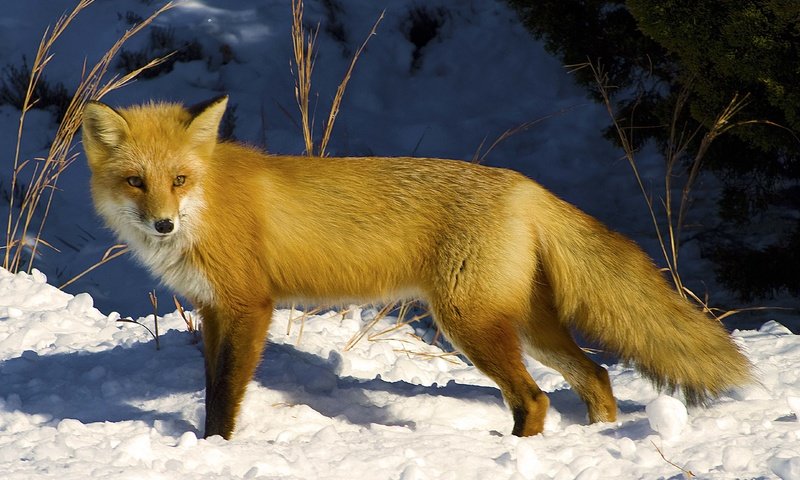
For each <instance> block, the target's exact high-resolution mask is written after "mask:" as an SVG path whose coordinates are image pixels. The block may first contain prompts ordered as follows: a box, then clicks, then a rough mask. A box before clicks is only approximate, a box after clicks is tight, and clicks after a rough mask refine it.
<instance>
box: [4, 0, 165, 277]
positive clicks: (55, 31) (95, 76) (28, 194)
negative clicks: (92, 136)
mask: <svg viewBox="0 0 800 480" xmlns="http://www.w3.org/2000/svg"><path fill="white" fill-rule="evenodd" d="M92 3H94V0H80V1H79V2H78V4H77V5H76V6H75V8H74V9H73V10H72V11H71V12H69V13H67V14H65V15H63V16H62V17H60V18H59V19H58V21H57V22H56V23H55V25H54V26H53V27H52V28H49V27H48V28H47V29H46V30H45V32H44V34H43V35H42V40H41V42H40V43H39V48H38V49H37V51H36V56H35V59H34V61H33V66H32V67H31V75H30V81H29V83H28V88H27V91H26V94H25V101H24V103H23V107H22V111H21V113H20V116H19V127H18V131H17V142H16V149H15V153H14V163H13V170H12V174H11V191H12V192H13V191H15V189H16V188H17V187H18V185H23V184H25V183H24V182H23V179H22V177H23V175H26V174H27V175H28V177H27V179H28V180H27V183H26V184H27V188H25V190H24V191H23V194H22V198H21V200H20V204H19V205H15V198H14V196H13V195H12V198H11V200H10V202H9V209H8V217H7V219H6V243H5V247H4V253H3V268H6V269H7V270H10V271H12V272H17V271H19V270H21V269H23V263H24V258H23V253H24V252H25V251H26V250H27V251H28V252H29V253H28V255H29V259H28V262H27V266H24V269H25V270H26V271H28V272H30V270H31V269H32V268H33V263H34V259H35V258H36V256H37V253H38V250H39V248H40V246H41V245H45V246H46V245H48V243H47V242H46V241H45V240H43V239H42V233H43V231H44V225H45V222H46V220H47V217H48V214H49V213H50V209H51V207H52V205H53V196H54V193H55V192H56V189H57V184H58V179H59V177H60V175H61V174H62V173H63V172H64V171H65V170H66V169H67V168H68V167H69V166H70V165H71V164H72V162H74V161H75V159H76V157H77V155H78V154H77V153H76V152H74V151H73V140H74V138H75V135H76V133H77V131H78V129H79V128H80V125H81V118H82V114H83V108H84V106H85V105H86V103H87V102H88V101H89V100H98V99H100V98H102V97H103V96H105V95H106V94H108V93H109V92H111V91H113V90H116V89H118V88H120V87H123V86H125V85H126V84H128V83H129V82H130V81H132V80H133V79H134V78H136V76H138V75H139V73H141V72H142V71H143V70H145V69H148V68H151V67H153V66H155V65H158V64H159V63H161V62H162V61H164V59H165V58H160V59H156V60H153V61H151V62H150V63H148V64H147V65H145V66H143V67H142V68H139V69H136V70H134V71H132V72H130V73H128V74H127V75H123V76H118V75H112V76H111V78H109V79H105V77H106V74H107V72H108V69H109V68H110V66H111V61H112V60H113V59H114V57H115V56H116V54H117V53H118V52H119V50H120V49H121V48H122V45H123V44H124V43H125V42H126V41H127V40H128V39H130V38H131V37H132V36H134V35H136V34H137V33H138V32H139V31H141V30H142V29H143V28H145V27H146V26H147V25H149V24H150V23H152V22H153V20H155V19H156V17H158V16H159V15H161V14H162V13H164V12H165V11H167V10H169V9H170V8H172V7H173V3H172V2H169V3H167V4H166V5H164V6H163V7H161V8H159V9H158V10H156V11H155V12H154V13H153V14H152V15H150V17H148V18H147V19H145V20H143V21H142V22H141V23H139V24H137V25H135V26H134V27H132V28H131V29H130V30H127V31H126V32H125V33H124V34H123V35H122V36H121V37H120V38H119V39H118V40H117V41H116V42H115V43H114V45H112V47H111V48H110V49H109V50H108V51H107V52H106V53H105V54H104V55H103V57H102V58H101V59H100V60H99V61H98V62H97V63H96V64H95V65H94V66H93V67H92V68H87V64H86V62H85V61H84V64H83V70H82V72H81V81H80V84H79V85H78V87H77V88H76V90H75V93H74V95H73V96H72V99H71V101H70V103H69V106H68V107H67V110H66V113H65V115H64V118H63V120H62V121H61V123H60V125H59V126H58V129H57V131H56V135H55V138H54V139H53V143H52V144H51V146H50V150H49V151H48V153H47V156H46V157H44V158H35V159H26V160H22V159H21V158H20V155H21V153H20V152H21V146H22V133H23V131H24V127H25V118H26V114H27V113H28V111H29V110H30V109H31V108H33V107H34V106H35V104H36V98H34V96H33V95H34V90H35V88H36V85H37V84H38V82H39V81H40V80H41V78H42V73H43V72H44V69H45V68H46V67H47V65H48V63H49V62H50V61H51V60H52V58H53V53H52V49H53V46H54V45H55V43H56V42H57V41H58V39H59V37H60V36H61V35H62V34H63V33H64V31H65V30H66V29H67V27H69V25H70V24H71V23H72V22H73V20H74V19H75V18H76V17H77V16H78V15H79V14H80V13H81V12H82V11H83V10H84V9H86V8H87V7H89V6H90V5H91V4H92ZM41 205H44V209H43V212H42V215H41V218H40V219H39V220H38V224H37V220H36V218H35V217H36V215H35V214H36V212H37V211H38V210H39V208H40V206H41ZM15 209H16V210H15Z"/></svg>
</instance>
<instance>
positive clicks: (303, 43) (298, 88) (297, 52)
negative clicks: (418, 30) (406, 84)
mask: <svg viewBox="0 0 800 480" xmlns="http://www.w3.org/2000/svg"><path fill="white" fill-rule="evenodd" d="M384 13H385V12H382V13H381V14H380V16H379V17H378V19H377V20H376V21H375V23H374V24H373V26H372V29H370V32H369V34H368V35H367V37H366V38H365V39H364V41H363V42H362V43H361V45H360V46H359V48H358V49H357V50H356V52H355V53H354V54H353V58H352V59H351V60H350V64H349V66H348V69H347V71H346V72H345V75H344V77H343V78H342V81H341V82H340V83H339V86H338V88H337V89H336V94H335V95H334V97H333V101H332V103H331V107H330V110H329V111H328V117H327V120H326V121H325V122H324V125H323V132H322V136H321V138H320V140H319V144H318V145H317V144H315V141H314V138H315V137H314V130H315V115H314V113H313V112H312V109H311V95H312V89H311V77H312V73H313V71H314V61H315V58H316V52H317V35H318V32H319V26H317V28H315V29H314V31H313V32H307V31H306V29H305V27H304V24H303V1H302V0H292V46H293V53H294V64H293V65H292V72H293V74H294V76H295V100H296V101H297V107H298V109H299V110H300V129H301V131H302V132H303V141H304V144H305V153H306V155H308V156H319V157H324V156H326V155H327V149H328V145H329V143H330V139H331V135H332V132H333V126H334V124H335V123H336V118H337V117H338V115H339V111H340V108H341V104H342V99H343V98H344V94H345V92H346V90H347V86H348V84H349V82H350V79H351V77H352V75H353V71H354V69H355V66H356V63H357V62H358V59H359V58H360V57H361V54H362V53H363V52H364V50H365V49H366V47H367V44H368V42H369V40H370V38H372V36H373V35H375V34H376V33H377V30H378V26H379V25H380V23H381V21H382V20H383V18H384ZM410 305H411V302H410V301H405V300H398V301H395V302H391V303H389V304H387V305H384V306H383V307H382V308H381V309H380V310H379V312H378V314H377V315H376V316H375V318H374V319H373V320H372V321H371V322H370V323H369V324H367V325H366V326H365V327H364V328H363V329H362V330H361V331H360V332H359V333H358V334H356V335H355V336H353V338H351V339H350V341H348V343H347V346H346V347H345V350H349V349H351V348H353V346H355V344H356V343H358V342H359V341H360V340H361V339H362V338H364V337H365V336H368V335H367V334H368V333H369V332H370V331H371V330H372V328H373V327H374V326H375V324H377V323H378V322H379V321H380V320H381V319H382V318H384V317H386V316H387V315H389V314H390V313H392V312H394V311H398V313H399V319H400V320H399V321H400V322H402V319H403V318H404V315H405V312H407V310H408V308H409V307H410ZM295 307H296V305H295V304H292V305H291V306H290V308H291V310H292V311H294V310H295ZM362 307H363V305H362ZM332 309H335V307H333V306H331V305H325V306H317V307H314V308H313V309H311V310H307V311H304V312H303V314H302V315H301V316H300V317H299V318H297V319H295V318H291V317H290V318H289V323H288V325H287V331H286V334H287V335H288V334H290V333H291V329H292V326H293V325H294V323H299V324H300V331H299V332H298V337H297V341H296V343H297V344H299V343H300V341H301V339H302V335H303V329H304V326H305V321H306V320H307V319H308V317H309V316H311V315H315V314H317V313H320V312H322V311H325V310H332ZM339 313H340V314H341V315H342V316H344V315H346V313H347V310H345V311H341V310H339Z"/></svg>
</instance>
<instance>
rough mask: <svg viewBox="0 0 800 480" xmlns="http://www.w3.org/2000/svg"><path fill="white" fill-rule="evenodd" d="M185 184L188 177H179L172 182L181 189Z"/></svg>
mask: <svg viewBox="0 0 800 480" xmlns="http://www.w3.org/2000/svg"><path fill="white" fill-rule="evenodd" d="M184 183H186V175H178V176H177V177H175V180H173V181H172V185H174V186H176V187H180V186H182V185H183V184H184Z"/></svg>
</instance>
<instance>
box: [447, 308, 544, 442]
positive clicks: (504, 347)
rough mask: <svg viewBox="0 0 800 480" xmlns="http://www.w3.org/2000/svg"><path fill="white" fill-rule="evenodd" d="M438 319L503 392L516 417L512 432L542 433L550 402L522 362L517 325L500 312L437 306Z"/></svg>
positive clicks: (521, 434) (459, 345) (463, 350)
mask: <svg viewBox="0 0 800 480" xmlns="http://www.w3.org/2000/svg"><path fill="white" fill-rule="evenodd" d="M433 307H434V308H433V309H434V315H435V317H436V321H437V323H438V324H439V326H440V327H441V328H442V330H443V331H444V332H445V334H447V336H448V338H449V339H450V340H451V341H452V342H453V344H454V345H456V346H457V347H458V348H459V350H460V351H461V352H462V353H463V354H464V355H466V356H467V358H469V360H470V361H471V362H472V363H473V364H474V365H475V366H476V367H477V368H478V369H479V370H481V371H482V372H483V373H484V374H486V375H487V376H488V377H489V378H491V379H492V380H493V381H494V382H495V383H496V384H497V385H498V386H499V387H500V390H501V391H502V393H503V398H505V400H506V403H508V406H509V408H510V409H511V412H512V415H513V417H514V429H513V430H512V432H511V433H512V434H514V435H516V436H519V437H525V436H529V435H536V434H538V433H541V432H542V430H543V429H544V418H545V415H546V414H547V408H548V406H549V405H550V401H549V400H548V398H547V395H545V393H544V392H542V390H541V389H540V388H539V386H538V385H536V382H534V381H533V378H532V377H531V376H530V374H529V373H528V371H527V369H526V368H525V364H524V363H523V361H522V347H521V344H520V339H519V334H518V332H517V329H516V327H515V326H514V324H513V323H512V322H511V321H510V319H509V318H508V317H506V316H504V315H503V314H501V313H500V312H488V311H469V312H466V311H463V310H464V309H463V308H461V309H460V308H458V307H451V308H447V307H444V308H443V306H442V305H438V306H437V305H434V306H433Z"/></svg>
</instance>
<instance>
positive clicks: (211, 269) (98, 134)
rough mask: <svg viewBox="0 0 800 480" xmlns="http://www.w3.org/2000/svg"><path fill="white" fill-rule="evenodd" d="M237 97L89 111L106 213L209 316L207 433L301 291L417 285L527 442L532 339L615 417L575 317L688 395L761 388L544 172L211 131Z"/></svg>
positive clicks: (536, 422)
mask: <svg viewBox="0 0 800 480" xmlns="http://www.w3.org/2000/svg"><path fill="white" fill-rule="evenodd" d="M226 102H227V98H226V97H220V98H218V99H214V100H212V101H210V102H207V103H206V104H203V105H200V106H198V107H193V108H190V109H185V108H183V107H181V106H180V105H175V104H163V103H161V104H153V103H151V104H148V105H144V106H138V107H131V108H126V109H123V110H119V111H115V110H113V109H112V108H110V107H108V106H106V105H103V104H101V103H96V102H94V103H91V104H89V105H88V106H87V108H86V110H85V112H84V123H83V127H84V130H83V139H84V147H85V150H86V154H87V158H88V161H89V166H90V168H91V171H92V194H93V198H94V202H95V205H96V208H97V210H98V212H99V213H100V215H101V216H102V217H103V218H104V220H105V221H106V223H107V224H108V225H109V226H110V227H111V228H112V229H113V230H114V231H115V232H116V233H117V234H118V235H119V236H120V237H121V239H122V240H123V241H125V242H127V243H128V244H129V245H130V246H131V248H132V250H133V252H134V253H135V254H136V256H137V257H138V258H139V259H140V260H141V261H142V262H143V263H144V264H145V265H146V266H147V267H149V268H150V269H151V270H152V271H153V272H154V273H155V274H156V275H158V276H159V277H161V278H162V280H163V281H164V282H165V283H166V284H167V285H169V286H170V287H172V288H174V289H175V290H176V291H178V292H180V293H181V294H183V295H185V296H187V297H188V298H189V299H191V300H192V302H193V303H194V304H195V306H196V307H197V308H199V310H200V312H201V314H202V317H203V329H204V331H203V336H204V343H205V348H206V430H205V434H206V435H207V436H208V435H217V434H219V435H222V436H223V437H225V438H229V437H230V435H231V434H232V432H233V430H234V426H235V419H236V416H237V412H238V408H239V404H240V402H241V400H242V397H243V395H244V391H245V388H246V385H247V382H248V381H249V380H250V378H251V377H252V374H253V372H254V370H255V368H256V365H257V363H258V361H259V358H260V355H261V350H262V348H263V345H264V341H265V338H266V332H267V328H268V326H269V321H270V315H271V312H272V308H273V305H274V304H275V302H281V301H289V300H300V301H343V300H388V299H392V298H395V297H399V296H419V297H422V298H423V299H425V300H426V301H427V302H428V303H429V305H430V307H431V309H432V311H433V313H434V316H435V318H436V321H437V323H438V324H439V325H440V326H441V328H442V330H443V331H444V332H445V333H446V334H447V335H448V336H449V338H450V339H451V340H452V341H453V342H454V344H455V345H457V346H458V348H459V349H460V350H461V351H462V352H463V353H464V354H466V355H467V357H469V358H470V360H471V361H472V362H473V363H474V364H475V365H476V366H477V367H478V368H480V369H481V370H482V371H483V372H484V373H486V374H487V375H488V376H489V377H491V378H492V379H493V380H494V381H495V382H496V383H497V384H498V385H499V386H500V388H501V390H502V392H503V396H504V398H505V399H506V401H507V402H508V404H509V407H510V408H511V410H512V412H513V415H514V430H513V433H514V434H516V435H533V434H536V433H539V432H541V431H542V428H543V425H544V417H545V413H546V411H547V407H548V405H549V402H548V399H547V396H546V395H545V394H544V393H543V392H542V391H541V390H540V389H539V387H538V386H537V385H536V383H535V382H534V381H533V379H532V378H531V377H530V375H529V374H528V372H527V371H526V370H525V367H524V364H523V362H522V354H523V351H524V350H526V349H527V350H528V352H530V353H531V354H532V355H534V356H535V357H536V358H538V359H539V360H541V361H542V362H544V363H545V364H548V365H551V366H552V367H554V368H556V369H557V370H559V371H560V372H561V373H562V374H563V375H564V376H565V378H566V379H567V380H568V381H569V382H570V383H571V384H572V385H573V387H574V388H575V390H576V391H577V392H578V394H579V395H580V396H581V398H582V399H583V400H584V401H585V402H586V404H587V407H588V409H589V418H590V420H591V421H613V420H614V419H615V418H616V403H615V401H614V397H613V395H612V393H611V385H610V383H609V380H608V374H607V373H606V371H605V370H604V369H603V368H602V367H600V366H598V365H596V364H595V363H594V362H592V361H591V360H589V359H588V358H587V357H586V356H585V355H584V354H583V352H582V351H581V350H580V348H578V346H577V345H576V344H575V342H574V340H573V339H572V337H571V335H570V330H569V329H570V328H575V329H577V330H579V331H581V332H582V333H583V334H584V335H586V336H588V337H590V338H591V339H593V340H595V341H597V342H599V343H600V344H602V345H603V346H605V348H607V349H608V350H610V351H612V352H614V353H616V354H618V355H620V356H621V357H622V358H623V359H624V360H629V361H632V362H633V363H635V364H637V365H638V366H639V368H640V369H641V370H642V371H643V372H644V373H645V374H646V375H647V376H648V377H650V378H652V379H653V380H654V381H655V382H656V383H657V384H658V385H660V386H665V387H668V388H672V389H674V388H681V389H683V390H684V392H685V393H686V396H687V399H688V400H690V401H693V402H702V401H704V400H706V399H707V398H710V397H712V396H715V395H718V394H720V393H722V392H723V391H724V390H725V389H727V388H729V387H732V386H735V385H738V384H741V383H744V382H747V381H749V379H750V373H749V364H748V362H747V360H746V359H745V358H744V357H743V356H742V355H741V354H740V353H739V351H738V350H737V348H736V347H735V345H734V344H733V342H732V341H731V340H730V338H729V337H728V335H727V334H726V332H725V331H724V329H723V328H722V327H721V326H720V325H719V324H718V323H717V322H714V321H712V320H710V319H708V318H706V317H705V316H704V315H703V314H702V313H701V312H700V311H698V310H697V309H695V308H693V307H692V306H691V305H689V304H688V303H687V302H685V301H684V300H683V299H682V298H680V297H679V296H678V295H677V293H676V292H675V291H674V290H672V289H671V288H670V287H669V286H668V285H667V283H666V281H665V280H664V279H663V277H662V276H661V274H660V273H659V272H658V271H657V270H656V269H655V267H654V266H653V265H652V263H651V262H650V260H649V259H648V258H647V257H646V256H645V254H644V253H642V251H641V250H640V249H639V248H638V247H637V246H636V245H635V244H633V242H631V241H629V240H627V239H625V238H624V237H622V236H620V235H618V234H616V233H613V232H611V231H609V230H608V229H606V228H605V227H604V226H602V225H601V224H600V223H599V222H597V221H596V220H594V219H592V218H591V217H589V216H587V215H586V214H584V213H582V212H581V211H579V210H578V209H576V208H575V207H573V206H571V205H569V204H567V203H565V202H563V201H561V200H559V199H558V198H556V197H555V196H553V195H552V194H550V193H549V192H547V191H546V190H545V189H544V188H542V187H541V186H540V185H538V184H537V183H535V182H533V181H531V180H529V179H527V178H525V177H523V176H522V175H520V174H518V173H515V172H512V171H509V170H504V169H495V168H488V167H483V166H478V165H473V164H469V163H465V162H459V161H452V160H439V159H412V158H371V157H370V158H346V159H344V158H308V157H288V156H268V155H265V154H264V153H262V152H259V151H257V150H255V149H253V148H249V147H246V146H243V145H239V144H235V143H224V142H218V141H217V138H216V137H217V133H216V132H217V129H218V126H219V122H220V121H221V118H222V115H223V113H224V110H225V106H226ZM165 226H166V227H165Z"/></svg>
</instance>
